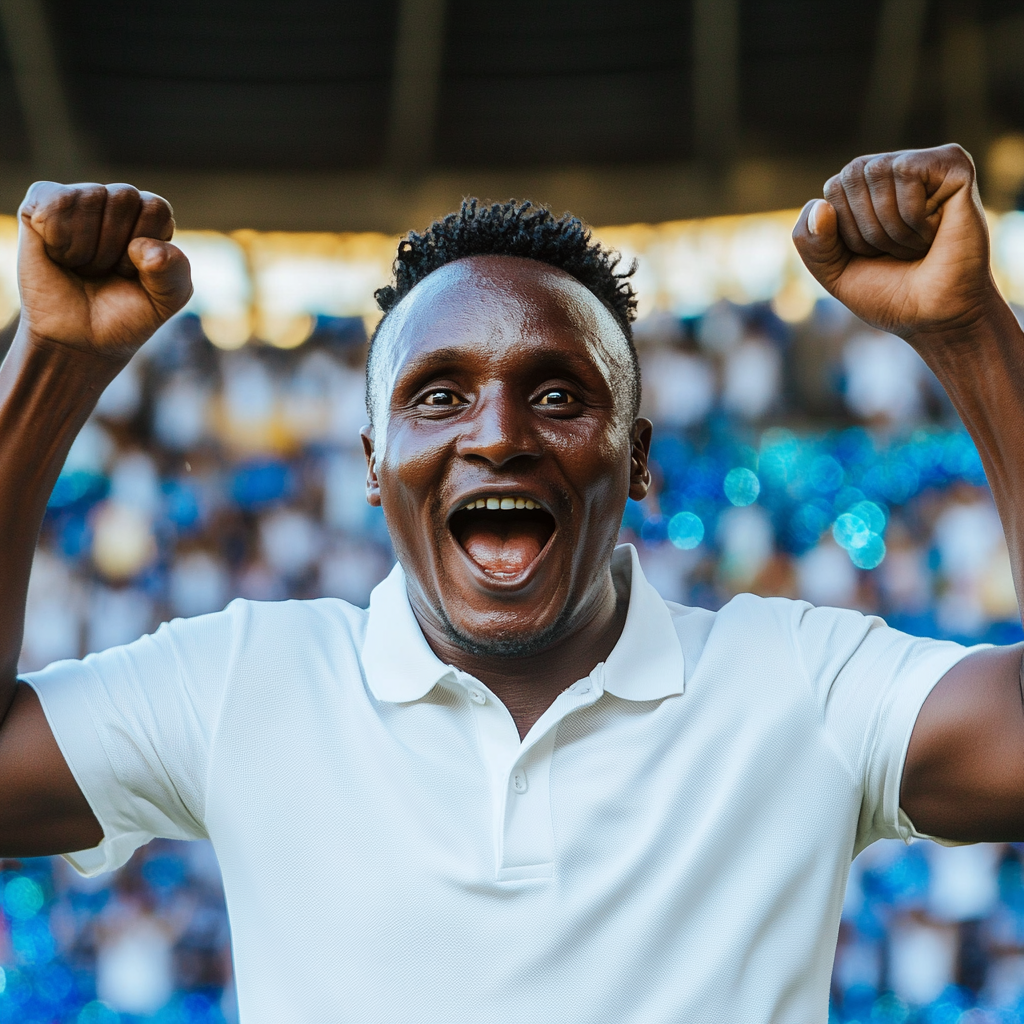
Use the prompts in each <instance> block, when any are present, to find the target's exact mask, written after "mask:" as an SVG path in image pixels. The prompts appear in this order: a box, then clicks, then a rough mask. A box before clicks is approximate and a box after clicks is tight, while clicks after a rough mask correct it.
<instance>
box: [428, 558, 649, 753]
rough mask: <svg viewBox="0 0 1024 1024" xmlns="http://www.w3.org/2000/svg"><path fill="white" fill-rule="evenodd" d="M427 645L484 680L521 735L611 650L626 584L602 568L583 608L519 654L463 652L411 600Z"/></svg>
mask: <svg viewBox="0 0 1024 1024" xmlns="http://www.w3.org/2000/svg"><path fill="white" fill-rule="evenodd" d="M411 604H412V607H413V611H414V613H415V615H416V619H417V621H418V622H419V624H420V628H421V629H422V630H423V635H424V637H425V638H426V641H427V643H428V644H429V645H430V648H431V650H432V651H433V652H434V654H436V655H437V657H438V658H440V659H441V661H443V662H445V663H446V664H448V665H454V666H455V667H456V668H459V669H461V670H462V671H463V672H468V673H469V674H470V675H472V676H474V677H476V678H477V679H479V680H480V682H482V683H484V684H485V685H486V686H487V687H488V688H489V689H490V690H491V692H492V693H494V695H495V696H496V697H498V699H499V700H501V702H502V703H503V704H504V705H505V707H506V708H508V711H509V714H511V715H512V718H513V720H514V721H515V723H516V728H517V729H518V730H519V738H520V739H522V738H523V737H525V736H526V734H527V733H528V732H529V731H530V729H531V727H532V726H533V724H534V723H535V722H536V721H537V719H538V718H540V716H541V715H542V714H544V712H545V711H546V710H547V709H548V708H549V707H550V706H551V704H552V703H553V702H554V700H555V698H556V697H557V696H558V695H559V694H560V693H561V692H562V691H563V690H564V689H565V688H566V687H567V686H571V685H572V684H573V683H575V682H576V681H577V680H578V679H583V678H585V677H586V676H588V675H589V674H590V673H591V672H592V671H593V670H594V668H595V667H596V666H597V665H598V664H600V663H601V662H602V661H604V660H605V659H607V657H608V655H609V654H611V652H612V648H613V647H614V646H615V644H616V643H617V642H618V639H619V636H620V635H621V634H622V628H623V626H624V625H625V623H626V612H627V610H628V608H629V586H628V584H626V583H625V582H624V581H621V580H617V579H615V578H613V576H612V573H611V567H610V566H609V567H608V569H607V571H606V579H605V585H604V586H602V588H601V589H600V591H599V593H598V594H597V596H596V599H595V600H594V601H593V602H591V607H590V608H589V609H588V611H587V613H586V614H585V615H584V616H582V617H581V620H580V621H579V622H578V623H574V624H573V626H572V628H571V630H570V632H568V633H567V634H566V635H564V636H562V637H561V638H559V639H558V640H557V641H555V642H554V643H553V644H551V646H550V647H546V648H545V649H544V650H542V651H539V652H537V653H536V654H530V655H526V656H523V657H501V656H496V655H486V654H479V653H474V652H471V651H467V650H466V649H465V648H464V647H462V646H460V645H459V644H458V643H457V642H456V641H455V640H453V639H452V638H451V637H450V636H449V635H448V634H447V633H446V632H444V631H443V630H442V629H441V628H440V626H439V624H438V622H437V619H436V617H435V616H434V615H432V614H424V613H422V612H421V610H420V609H419V608H418V607H417V604H418V602H417V601H416V600H413V601H412V602H411Z"/></svg>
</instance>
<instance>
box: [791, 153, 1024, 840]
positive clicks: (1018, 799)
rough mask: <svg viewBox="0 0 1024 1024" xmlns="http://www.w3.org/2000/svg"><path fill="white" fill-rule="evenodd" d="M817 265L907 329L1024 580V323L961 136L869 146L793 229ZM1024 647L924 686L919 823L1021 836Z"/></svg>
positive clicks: (914, 751) (916, 753) (824, 278)
mask: <svg viewBox="0 0 1024 1024" xmlns="http://www.w3.org/2000/svg"><path fill="white" fill-rule="evenodd" d="M793 238H794V241H795V242H796V245H797V248H798V250H799V251H800V255H801V256H802V257H803V260H804V262H805V263H806V265H807V267H808V269H810V271H811V273H812V274H814V276H815V277H816V278H817V279H818V280H819V281H820V282H821V283H822V284H823V285H824V286H825V288H826V289H828V291H829V292H831V294H832V295H834V296H835V297H836V298H838V299H839V300H840V301H842V302H843V303H844V304H845V305H846V306H848V307H849V308H850V309H851V310H852V311H853V312H854V313H856V314H857V316H859V317H860V318H861V319H862V320H865V321H866V322H868V323H870V324H873V325H875V326H876V327H879V328H881V329H882V330H885V331H890V332H891V333H893V334H897V335H899V336H900V337H902V338H904V339H905V340H906V341H908V342H909V343H910V344H911V345H912V346H913V347H914V348H915V349H916V350H917V351H918V352H919V353H920V354H921V356H922V358H923V359H924V360H925V362H926V363H927V364H928V365H929V366H930V367H931V368H932V370H933V371H934V372H935V375H936V376H937V377H938V379H939V381H940V382H941V383H942V386H943V387H944V388H945V389H946V392H947V394H948V395H949V397H950V399H951V400H952V402H953V404H954V406H955V407H956V409H957V412H958V413H959V414H960V417H961V419H962V420H963V422H964V425H965V426H966V427H967V429H968V431H970V434H971V436H972V437H973V438H974V442H975V444H976V445H977V447H978V452H979V453H980V455H981V459H982V462H983V463H984V466H985V473H986V475H987V477H988V481H989V484H990V486H991V488H992V493H993V496H994V497H995V501H996V506H997V508H998V510H999V515H1000V518H1001V520H1002V524H1003V530H1004V531H1005V534H1006V540H1007V544H1008V546H1009V550H1010V559H1011V562H1012V565H1013V578H1014V583H1015V586H1016V590H1017V601H1018V604H1021V596H1022V587H1024V333H1022V331H1021V329H1020V326H1019V325H1018V323H1017V320H1016V318H1015V317H1014V315H1013V313H1012V311H1011V310H1010V308H1009V307H1008V306H1007V304H1006V302H1005V301H1004V300H1003V298H1002V296H1001V295H1000V294H999V291H998V289H997V288H996V285H995V282H994V280H993V278H992V273H991V269H990V262H989V239H988V229H987V225H986V221H985V214H984V210H983V209H982V206H981V200H980V198H979V195H978V188H977V183H976V178H975V172H974V164H973V162H972V161H971V158H970V156H969V155H968V154H967V153H966V152H964V150H962V149H961V148H960V147H959V146H941V147H939V148H937V149H925V150H909V151H905V152H901V153H884V154H878V155H875V156H866V157H860V158H858V159H857V160H854V161H853V162H852V163H850V164H848V165H847V166H846V167H844V168H843V170H842V171H841V172H840V173H839V174H837V175H836V176H835V177H834V178H831V179H829V181H828V182H827V183H826V185H825V200H814V201H812V202H810V203H808V204H807V206H805V207H804V210H803V212H802V214H801V216H800V219H799V221H798V222H797V226H796V228H795V229H794V232H793ZM1021 655H1022V647H1021V646H1020V645H1018V646H1014V647H1006V648H997V649H993V650H988V651H982V652H978V653H975V654H972V655H969V656H968V657H966V658H965V659H964V660H963V661H961V662H960V663H959V664H958V665H956V666H955V667H954V668H953V669H951V670H950V671H949V672H948V673H947V674H946V675H945V676H944V677H943V679H942V680H940V681H939V683H938V685H937V686H936V687H935V689H934V690H933V691H932V693H931V694H930V695H929V697H928V699H927V700H926V701H925V703H924V706H923V708H922V710H921V713H920V715H919V716H918V720H917V724H916V725H915V727H914V732H913V735H912V737H911V742H910V747H909V750H908V753H907V760H906V764H905V767H904V773H903V785H902V790H901V799H900V803H901V806H902V807H903V809H904V811H906V813H907V815H908V816H909V817H910V819H911V821H913V823H914V825H915V826H916V827H917V829H918V830H919V831H921V832H923V833H925V834H928V835H935V836H940V837H942V838H945V839H954V840H962V841H972V840H973V841H981V840H992V841H995V840H1020V839H1024V688H1022V684H1021V670H1022V663H1021Z"/></svg>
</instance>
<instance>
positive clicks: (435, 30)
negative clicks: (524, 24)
mask: <svg viewBox="0 0 1024 1024" xmlns="http://www.w3.org/2000/svg"><path fill="white" fill-rule="evenodd" d="M5 2H7V3H17V2H18V0H5ZM444 15H445V0H400V2H399V7H398V38H397V41H396V45H395V67H394V76H393V78H392V92H391V118H390V123H389V126H388V149H387V160H388V165H389V166H390V167H391V168H392V169H393V170H396V171H400V172H411V173H417V172H420V171H422V170H423V168H425V167H426V166H427V165H428V164H429V163H430V159H431V157H432V155H433V152H432V150H433V142H434V132H435V129H436V127H437V106H438V98H439V96H440V92H441V67H442V58H443V56H444Z"/></svg>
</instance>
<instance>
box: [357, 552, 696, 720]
mask: <svg viewBox="0 0 1024 1024" xmlns="http://www.w3.org/2000/svg"><path fill="white" fill-rule="evenodd" d="M612 573H613V574H614V575H615V576H618V577H621V578H623V579H624V580H625V581H627V582H628V584H629V609H628V611H627V612H626V622H625V625H624V626H623V628H622V635H621V636H620V637H619V640H618V643H616V645H615V647H614V648H613V649H612V652H611V654H609V655H608V659H607V661H606V662H605V663H604V666H603V672H602V673H601V675H602V677H603V686H604V689H605V690H606V691H607V692H608V693H611V694H613V695H614V696H616V697H621V698H623V699H625V700H634V701H643V700H660V699H661V698H663V697H670V696H674V695H678V694H681V693H682V692H683V675H684V664H683V652H682V648H681V647H680V645H679V637H678V636H677V635H676V631H675V626H674V625H673V623H672V616H671V614H670V613H669V610H668V608H667V607H666V605H665V602H664V601H663V600H662V598H661V595H660V594H659V593H658V592H657V591H656V590H655V589H654V587H652V586H651V584H650V583H648V582H647V579H646V577H645V576H644V574H643V570H642V569H641V568H640V560H639V558H638V557H637V553H636V549H635V548H634V547H633V545H632V544H623V545H620V546H619V547H618V548H616V549H615V553H614V554H613V555H612ZM363 668H364V670H365V672H366V680H367V683H368V684H369V686H370V689H371V691H372V692H373V695H374V696H375V697H376V698H377V699H378V700H382V701H388V702H390V703H395V704H399V703H406V702H409V701H416V700H420V699H422V698H423V697H425V696H426V695H427V694H428V693H429V692H430V691H431V690H432V689H433V688H434V686H435V685H436V684H437V683H438V682H440V681H441V680H442V679H443V678H444V677H445V676H452V675H454V673H455V669H454V668H453V667H452V666H451V665H445V664H444V662H442V661H441V659H440V658H438V657H437V655H436V654H434V652H433V651H432V650H431V649H430V646H429V645H428V644H427V641H426V639H425V638H424V636H423V631H422V630H421V629H420V625H419V623H418V622H417V621H416V616H415V615H414V614H413V610H412V606H411V605H410V604H409V595H408V591H407V589H406V582H405V573H404V572H403V571H402V567H401V565H397V564H396V565H395V567H394V569H392V570H391V572H390V574H389V575H388V576H387V578H386V579H384V580H383V582H381V583H379V584H378V585H377V586H376V587H375V588H374V590H373V593H372V594H371V595H370V613H369V619H368V622H367V626H366V639H365V641H364V642H363Z"/></svg>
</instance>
